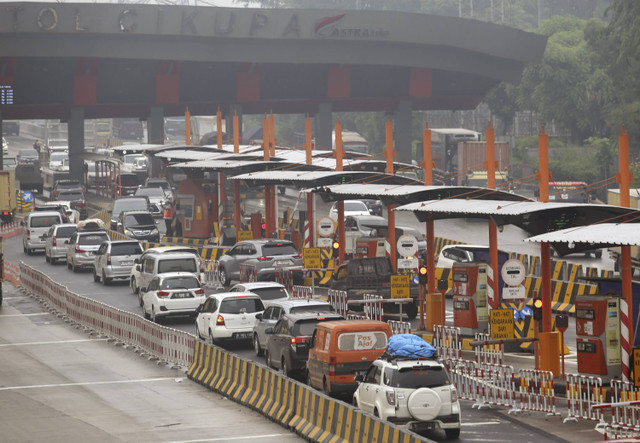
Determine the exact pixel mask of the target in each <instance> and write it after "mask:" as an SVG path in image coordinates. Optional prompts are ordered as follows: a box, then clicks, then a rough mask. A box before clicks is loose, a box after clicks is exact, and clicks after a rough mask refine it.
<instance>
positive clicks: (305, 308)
mask: <svg viewBox="0 0 640 443" xmlns="http://www.w3.org/2000/svg"><path fill="white" fill-rule="evenodd" d="M318 311H331V312H333V311H334V309H333V306H331V305H330V304H329V303H327V304H321V305H318V304H313V303H309V304H306V305H301V306H294V307H292V308H291V309H289V312H318Z"/></svg>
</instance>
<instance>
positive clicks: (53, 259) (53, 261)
mask: <svg viewBox="0 0 640 443" xmlns="http://www.w3.org/2000/svg"><path fill="white" fill-rule="evenodd" d="M57 261H58V259H57V258H55V257H50V258H49V263H51V264H52V265H55V264H56V262H57Z"/></svg>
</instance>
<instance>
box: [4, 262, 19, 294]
mask: <svg viewBox="0 0 640 443" xmlns="http://www.w3.org/2000/svg"><path fill="white" fill-rule="evenodd" d="M2 276H3V278H4V280H5V281H8V282H10V283H11V284H12V285H13V286H15V287H18V286H20V267H18V265H16V264H14V263H11V262H8V261H4V260H3V262H2Z"/></svg>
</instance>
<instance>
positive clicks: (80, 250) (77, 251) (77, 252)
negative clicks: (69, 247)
mask: <svg viewBox="0 0 640 443" xmlns="http://www.w3.org/2000/svg"><path fill="white" fill-rule="evenodd" d="M85 252H87V251H85V250H84V249H80V247H78V246H76V254H84V253H85Z"/></svg>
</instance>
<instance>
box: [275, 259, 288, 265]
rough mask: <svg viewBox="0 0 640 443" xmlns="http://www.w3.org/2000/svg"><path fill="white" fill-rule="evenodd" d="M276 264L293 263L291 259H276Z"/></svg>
mask: <svg viewBox="0 0 640 443" xmlns="http://www.w3.org/2000/svg"><path fill="white" fill-rule="evenodd" d="M274 264H275V265H276V266H284V265H290V264H291V260H276V261H275V263H274Z"/></svg>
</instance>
